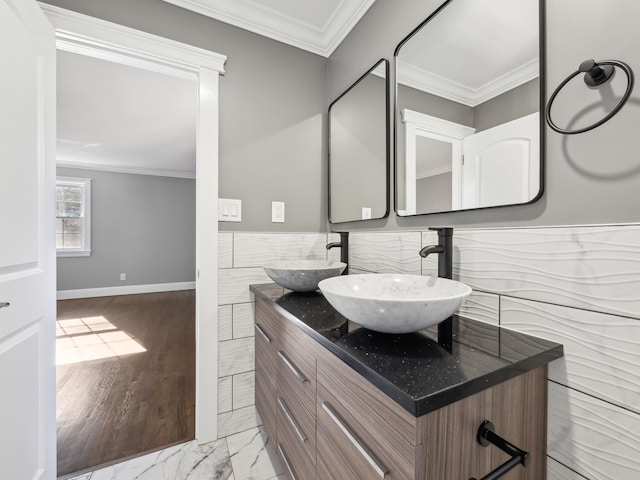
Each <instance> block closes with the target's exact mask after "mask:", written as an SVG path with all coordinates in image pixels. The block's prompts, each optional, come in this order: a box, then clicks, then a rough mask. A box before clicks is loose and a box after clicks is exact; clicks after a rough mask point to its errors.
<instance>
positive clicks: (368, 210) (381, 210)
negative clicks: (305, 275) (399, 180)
mask: <svg viewBox="0 0 640 480" xmlns="http://www.w3.org/2000/svg"><path fill="white" fill-rule="evenodd" d="M388 79H389V61H388V60H384V59H383V60H380V61H379V62H377V63H376V64H375V65H374V66H373V67H372V68H371V69H370V70H368V71H367V72H366V73H365V74H364V75H363V76H361V77H360V78H359V79H358V80H357V81H356V82H355V83H354V84H353V85H352V86H351V87H349V88H348V89H347V90H346V91H345V92H344V93H342V94H341V95H340V96H339V97H338V98H337V99H336V100H334V101H333V103H331V105H330V106H329V222H330V223H342V222H352V221H358V220H368V219H375V218H384V217H386V216H387V215H389V174H390V163H391V162H390V158H389V155H390V154H389V152H390V148H389V141H390V135H389V109H390V107H389V81H388Z"/></svg>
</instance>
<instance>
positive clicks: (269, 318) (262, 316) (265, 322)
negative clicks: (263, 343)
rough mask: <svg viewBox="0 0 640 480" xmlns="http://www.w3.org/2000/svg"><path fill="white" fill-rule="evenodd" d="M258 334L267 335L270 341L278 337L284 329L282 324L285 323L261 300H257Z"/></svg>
mask: <svg viewBox="0 0 640 480" xmlns="http://www.w3.org/2000/svg"><path fill="white" fill-rule="evenodd" d="M255 317H256V325H257V326H258V327H259V328H256V334H260V332H261V333H262V334H264V335H266V336H267V337H268V338H269V339H270V340H274V339H276V338H277V337H278V332H279V331H280V329H281V328H282V326H281V323H282V322H283V321H284V319H282V318H281V317H280V315H278V314H277V313H276V312H275V311H274V310H273V307H269V306H268V305H267V304H266V302H265V301H264V300H263V299H261V298H256V314H255Z"/></svg>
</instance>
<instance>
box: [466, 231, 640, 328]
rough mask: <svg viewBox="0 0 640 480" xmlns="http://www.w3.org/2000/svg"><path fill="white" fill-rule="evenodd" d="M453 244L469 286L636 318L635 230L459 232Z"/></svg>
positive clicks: (639, 291)
mask: <svg viewBox="0 0 640 480" xmlns="http://www.w3.org/2000/svg"><path fill="white" fill-rule="evenodd" d="M454 245H455V246H456V250H457V251H458V259H457V262H456V263H457V273H458V277H459V278H460V280H461V281H463V282H465V283H467V284H468V285H470V286H471V287H474V288H477V289H479V290H482V291H486V292H495V293H500V294H504V295H510V296H514V297H519V298H527V299H530V300H538V301H542V302H549V303H555V304H559V305H565V306H570V307H579V308H585V309H588V310H594V311H600V312H605V313H614V314H617V315H624V316H628V317H635V318H640V288H638V285H639V283H638V282H639V281H640V226H636V225H634V226H614V227H564V228H563V227H557V228H521V229H496V230H462V229H461V230H459V231H457V232H456V233H455V236H454Z"/></svg>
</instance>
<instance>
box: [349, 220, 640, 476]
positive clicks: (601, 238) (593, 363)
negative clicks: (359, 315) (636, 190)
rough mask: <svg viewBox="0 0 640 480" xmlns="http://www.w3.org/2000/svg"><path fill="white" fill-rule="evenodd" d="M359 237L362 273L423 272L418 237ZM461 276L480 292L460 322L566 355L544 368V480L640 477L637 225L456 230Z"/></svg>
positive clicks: (430, 263) (431, 267) (426, 270)
mask: <svg viewBox="0 0 640 480" xmlns="http://www.w3.org/2000/svg"><path fill="white" fill-rule="evenodd" d="M417 233H420V232H417ZM354 237H357V244H358V245H360V247H359V249H356V251H355V255H356V256H357V258H356V259H353V260H352V263H356V265H357V268H358V270H359V271H373V272H378V271H401V272H404V273H416V268H415V266H414V265H413V263H412V262H411V256H412V255H413V254H414V253H415V252H416V243H415V241H406V239H412V238H414V237H413V233H412V232H402V233H396V234H394V233H389V232H384V233H377V232H366V233H358V234H357V235H354ZM393 238H397V239H398V242H397V244H396V247H395V249H394V247H393V240H392V239H393ZM400 239H403V240H405V241H400ZM435 241H436V237H435V233H434V232H430V231H429V232H422V238H421V240H420V243H421V246H424V245H428V244H432V243H435ZM419 248H420V247H418V249H419ZM383 251H387V252H393V253H392V254H390V258H383V259H382V260H380V259H378V258H377V257H376V255H378V253H379V254H380V255H382V252H383ZM361 252H364V253H361ZM376 252H378V253H376ZM436 267H437V256H433V258H431V256H430V257H428V258H427V259H425V260H423V261H422V274H434V273H435V272H436ZM454 278H457V279H459V280H461V281H463V282H465V283H467V284H469V285H471V286H472V287H473V288H474V292H473V294H472V296H471V297H470V298H469V299H468V301H467V303H466V304H465V305H464V306H463V307H462V308H461V313H463V314H464V315H466V316H469V317H472V318H475V319H477V320H482V321H486V322H489V323H494V324H495V323H499V324H501V325H503V326H505V327H508V328H513V329H517V330H520V331H523V332H526V333H530V334H532V335H535V336H538V337H543V338H547V339H550V340H554V341H558V342H560V343H563V344H564V346H565V357H564V358H563V359H560V360H556V361H555V362H553V363H552V364H551V365H550V370H549V376H550V379H551V380H550V388H549V390H550V394H549V455H550V458H549V467H548V477H549V480H584V479H587V480H607V479H616V480H630V479H636V478H638V479H640V433H638V432H640V333H639V332H640V320H638V319H640V225H617V226H585V227H549V228H505V229H456V230H455V232H454ZM488 347H490V346H488Z"/></svg>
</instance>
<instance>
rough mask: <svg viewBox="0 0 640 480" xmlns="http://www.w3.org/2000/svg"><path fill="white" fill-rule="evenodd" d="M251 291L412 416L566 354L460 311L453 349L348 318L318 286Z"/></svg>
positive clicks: (424, 336) (430, 334) (430, 332)
mask: <svg viewBox="0 0 640 480" xmlns="http://www.w3.org/2000/svg"><path fill="white" fill-rule="evenodd" d="M251 291H252V292H253V293H254V294H255V295H256V296H258V297H261V298H264V299H265V300H266V301H267V302H269V303H271V304H273V305H274V306H275V308H276V310H277V311H278V312H279V313H281V314H282V315H283V316H284V317H285V318H287V319H289V320H290V321H291V322H293V323H294V324H296V325H297V326H298V327H299V328H301V329H302V330H303V331H305V332H306V333H307V334H309V335H310V336H311V337H312V338H314V339H315V340H316V341H317V342H318V343H320V344H321V345H323V346H324V347H325V348H327V349H328V350H330V351H331V352H333V353H334V354H335V355H336V356H338V357H339V358H340V359H341V360H342V361H344V362H345V363H347V364H348V365H349V366H351V367H352V368H353V369H354V370H356V371H357V372H358V373H360V374H361V375H362V376H364V377H365V378H367V379H368V380H369V381H370V382H372V383H373V384H374V385H376V386H377V387H378V388H379V389H380V390H382V391H383V392H385V393H386V394H387V395H388V396H390V397H391V398H393V399H394V400H395V401H396V402H397V403H398V404H400V405H401V406H402V407H403V408H405V409H406V410H408V411H409V412H411V413H412V414H413V415H415V416H421V415H424V414H426V413H429V412H431V411H433V410H436V409H438V408H441V407H444V406H445V405H448V404H450V403H453V402H455V401H457V400H460V399H462V398H465V397H467V396H470V395H473V394H474V393H477V392H480V391H482V390H484V389H485V388H488V387H491V386H494V385H497V384H498V383H501V382H504V381H505V380H508V379H510V378H513V377H516V376H517V375H519V374H521V373H524V372H527V371H530V370H533V369H535V368H538V367H540V366H543V365H545V364H547V363H549V362H551V361H552V360H555V359H557V358H560V357H562V355H563V349H562V345H560V344H558V343H554V342H549V341H547V340H542V339H540V338H536V337H532V336H530V335H525V334H522V333H517V332H514V331H511V330H507V329H505V328H499V327H497V326H494V325H490V324H487V323H484V322H478V321H474V320H470V319H466V318H462V317H457V316H455V317H454V320H453V332H454V333H453V335H454V337H453V348H452V351H451V352H449V351H447V350H446V349H444V348H442V347H441V346H440V345H439V344H438V342H437V329H436V328H435V327H434V328H431V329H426V330H422V331H420V332H416V333H410V334H404V335H392V334H385V333H378V332H374V331H371V330H368V329H366V328H363V327H361V326H359V325H357V324H355V323H353V322H350V321H348V320H347V319H346V318H345V317H343V316H342V315H340V314H339V313H338V312H337V311H336V310H335V309H334V308H333V307H332V306H331V305H330V304H329V302H327V301H326V300H325V298H324V297H323V296H322V294H321V293H319V292H312V293H295V292H289V293H283V289H282V287H278V286H277V285H275V284H264V285H252V286H251Z"/></svg>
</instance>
